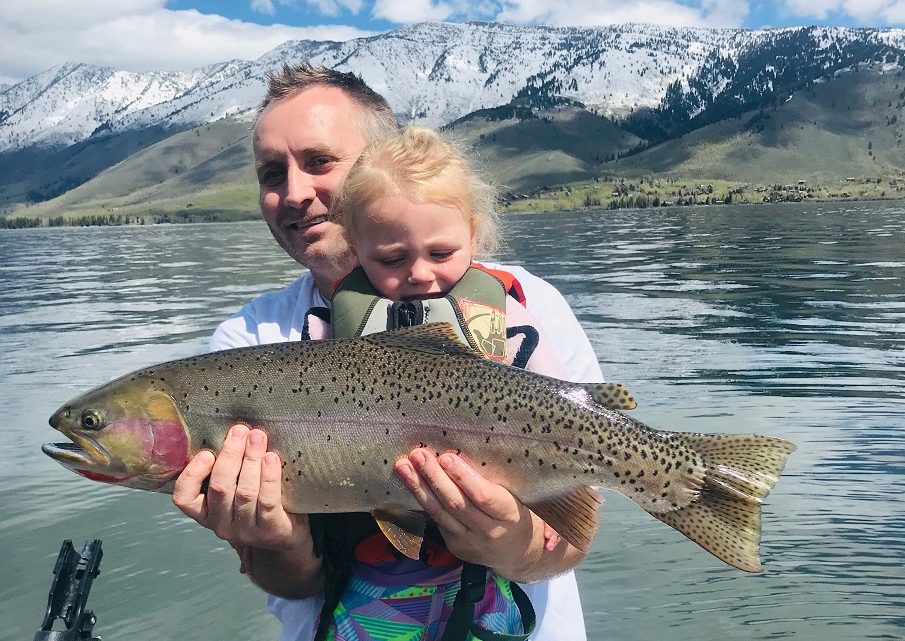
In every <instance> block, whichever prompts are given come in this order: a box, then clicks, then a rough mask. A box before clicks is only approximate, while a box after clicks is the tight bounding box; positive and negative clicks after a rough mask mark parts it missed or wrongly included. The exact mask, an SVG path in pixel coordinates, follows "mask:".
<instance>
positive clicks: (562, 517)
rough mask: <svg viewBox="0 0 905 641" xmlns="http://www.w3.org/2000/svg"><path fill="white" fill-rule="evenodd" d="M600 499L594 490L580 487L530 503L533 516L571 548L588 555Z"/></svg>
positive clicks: (595, 530) (601, 499)
mask: <svg viewBox="0 0 905 641" xmlns="http://www.w3.org/2000/svg"><path fill="white" fill-rule="evenodd" d="M602 504H603V497H602V496H600V494H598V493H597V491H596V490H594V488H592V487H589V486H587V485H581V486H579V487H576V488H573V489H571V490H569V491H568V492H566V493H565V494H560V495H559V496H555V497H552V498H548V499H544V500H543V501H539V502H537V503H529V504H528V507H529V508H530V509H531V511H532V512H534V513H535V514H537V515H538V516H539V517H540V518H542V519H543V520H544V521H545V522H546V523H547V524H548V525H549V526H550V527H552V528H553V529H554V530H556V531H557V533H559V535H560V536H561V537H562V538H564V539H565V540H566V541H568V542H569V543H571V544H572V545H573V546H575V547H576V548H578V549H579V550H581V551H582V552H584V553H585V554H587V552H588V550H590V549H591V542H592V541H593V540H594V535H595V534H596V533H597V509H598V508H599V507H600V506H601V505H602Z"/></svg>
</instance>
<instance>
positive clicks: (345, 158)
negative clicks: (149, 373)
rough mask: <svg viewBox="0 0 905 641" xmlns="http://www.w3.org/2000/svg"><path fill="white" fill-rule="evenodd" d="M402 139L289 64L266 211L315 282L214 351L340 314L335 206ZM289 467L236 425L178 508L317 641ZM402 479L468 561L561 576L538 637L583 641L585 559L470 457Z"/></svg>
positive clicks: (299, 635) (403, 464) (557, 314)
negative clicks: (361, 160)
mask: <svg viewBox="0 0 905 641" xmlns="http://www.w3.org/2000/svg"><path fill="white" fill-rule="evenodd" d="M395 130H396V123H395V120H394V118H393V115H392V112H391V110H390V108H389V106H388V105H387V104H386V101H385V100H384V99H383V98H382V97H381V96H379V95H378V94H376V93H374V92H373V91H372V90H370V89H369V88H368V87H367V86H366V85H365V84H364V83H363V82H362V81H361V80H359V79H358V78H356V77H355V76H353V75H351V74H341V73H338V72H335V71H331V70H327V69H315V68H312V67H309V66H307V65H301V66H296V67H290V66H288V65H287V66H284V68H283V70H282V72H281V73H280V74H276V75H275V76H272V77H271V78H270V86H269V91H268V94H267V97H266V98H265V100H264V103H263V105H262V108H261V111H260V113H259V115H258V118H257V121H256V124H255V131H254V154H255V168H256V172H257V176H258V182H259V185H260V205H261V211H262V214H263V216H264V219H265V221H266V222H267V224H268V226H269V227H270V230H271V232H272V233H273V236H274V238H275V239H276V240H277V242H278V243H279V245H280V246H281V247H282V248H283V249H284V250H285V251H286V252H287V253H288V254H289V255H290V256H292V258H294V259H295V260H296V261H297V262H299V263H300V264H302V265H304V266H305V267H307V268H308V269H309V270H310V273H309V274H305V275H303V276H302V277H301V278H299V279H298V280H296V281H295V282H294V283H293V284H291V285H290V286H289V287H287V288H286V289H284V290H281V291H279V292H272V293H269V294H265V295H264V296H261V297H259V298H257V299H255V300H254V301H252V302H251V303H249V304H248V305H246V307H244V308H243V309H242V310H241V311H240V312H239V313H238V314H237V315H236V316H234V317H233V318H231V319H229V320H227V321H225V322H224V323H223V324H221V326H220V327H219V328H218V329H217V331H216V333H215V334H214V336H213V338H212V339H211V345H210V346H211V349H223V348H227V347H237V346H243V345H253V344H261V343H272V342H280V341H291V340H300V338H301V336H302V331H303V324H304V318H305V314H306V312H307V311H308V310H309V309H310V308H311V307H314V306H323V307H326V306H329V303H328V301H329V298H330V295H331V294H332V292H333V287H334V285H335V283H337V282H338V281H339V279H340V278H342V277H343V276H345V275H346V273H348V271H350V270H351V269H352V267H354V259H353V257H352V254H351V252H350V251H349V248H348V246H347V245H346V243H345V241H344V238H343V234H342V229H341V226H340V225H339V224H338V223H337V222H335V221H334V220H333V219H332V218H331V216H330V205H331V201H332V199H333V198H334V197H335V196H336V195H337V193H338V190H339V188H340V185H341V183H342V180H343V178H344V177H345V175H346V174H347V173H348V171H349V170H350V169H351V167H352V165H353V164H354V163H355V160H356V159H357V158H358V156H359V155H360V154H361V152H362V151H363V149H364V148H365V146H366V145H367V144H368V143H369V142H372V141H373V140H376V139H378V138H380V137H383V136H386V135H390V134H392V133H394V132H395ZM507 269H510V271H512V272H513V273H514V274H515V275H516V277H517V278H518V279H519V280H520V282H521V284H522V285H523V287H524V289H525V291H526V296H527V300H528V305H529V309H530V310H531V312H532V313H533V314H534V315H535V316H536V317H537V319H538V320H539V321H540V323H541V324H542V325H543V326H544V328H545V329H546V331H547V333H548V335H549V336H550V337H551V343H552V345H553V347H554V349H555V350H557V353H558V354H559V356H560V358H562V359H563V366H564V369H565V371H566V372H567V375H568V377H569V378H572V379H573V380H576V381H579V380H580V381H587V382H592V381H599V380H602V376H601V373H600V369H599V366H598V364H597V359H596V356H595V355H594V353H593V351H592V349H591V347H590V344H589V342H588V340H587V337H586V336H585V335H584V332H583V331H582V330H581V328H580V326H579V325H578V323H577V321H576V320H575V317H574V315H573V314H572V313H571V310H570V309H569V308H568V305H567V304H566V302H565V300H564V299H563V298H562V296H560V295H559V293H558V292H556V290H555V289H553V288H552V287H551V286H550V285H549V284H547V283H545V282H543V281H541V280H540V279H537V278H536V277H534V276H531V275H530V274H528V272H526V271H524V270H522V269H519V268H515V269H511V268H507ZM532 303H533V304H532ZM280 466H281V462H280V460H279V457H278V456H277V455H276V454H274V453H272V452H267V442H266V435H265V434H264V433H263V432H262V431H261V430H249V429H248V428H247V427H245V426H234V427H233V429H232V430H231V432H230V436H229V437H228V438H227V440H226V441H225V443H224V446H223V448H222V450H221V452H220V453H219V454H218V456H217V457H216V459H215V458H214V456H213V455H212V454H211V453H210V452H202V453H199V454H198V455H197V456H196V457H195V458H194V459H193V460H192V461H191V462H190V463H189V465H188V466H187V467H186V469H185V470H184V472H183V473H182V474H181V475H180V477H179V479H178V480H177V482H176V487H175V491H174V494H173V501H174V503H175V504H176V505H177V506H178V507H179V509H181V510H182V511H183V512H184V513H185V514H187V515H188V516H190V517H192V518H193V519H195V520H196V521H197V522H198V523H200V524H201V525H203V526H205V527H207V528H210V529H212V530H213V531H214V532H215V533H216V534H217V536H219V537H220V538H222V539H225V540H227V541H228V542H229V543H230V544H231V545H232V546H233V547H234V548H235V549H236V551H237V552H238V553H239V556H240V558H241V561H242V571H243V572H246V573H248V574H249V576H250V577H251V578H252V580H253V581H254V582H255V583H256V584H257V585H258V586H259V587H261V588H262V589H264V590H265V591H267V592H268V593H270V594H271V595H272V596H271V597H270V598H269V599H268V605H269V607H270V609H271V611H273V612H274V613H275V614H276V615H277V616H278V617H279V618H280V620H281V621H282V623H283V635H282V638H283V639H287V640H288V639H293V640H302V639H310V638H311V637H312V635H313V630H314V625H315V623H316V617H317V614H318V612H319V608H320V604H321V602H322V600H321V597H320V593H321V591H322V588H323V584H324V571H323V566H322V562H321V559H320V558H319V557H318V556H316V555H315V554H314V552H313V543H312V537H311V532H310V529H309V527H308V517H307V516H306V515H299V514H289V513H287V512H285V511H284V510H283V508H282V505H281V500H280V477H281V474H280ZM395 470H396V473H397V474H398V475H399V476H400V478H401V479H402V480H403V482H404V483H405V484H406V486H407V487H408V488H409V490H410V491H411V492H412V494H413V495H414V496H415V498H416V499H417V500H418V502H419V503H420V504H421V505H422V506H423V508H424V510H425V511H426V512H427V513H428V515H429V516H430V517H431V519H433V520H434V521H435V522H436V523H437V525H438V527H439V529H440V531H441V533H442V535H443V538H444V541H445V542H446V545H447V547H448V548H449V549H450V551H451V552H452V553H453V554H454V555H455V556H457V557H458V558H460V559H463V560H467V561H472V562H474V563H480V564H483V565H486V566H488V567H491V568H493V569H494V570H495V571H496V572H497V573H498V574H499V575H501V576H504V577H506V578H509V579H512V580H515V581H519V582H530V581H540V580H543V579H548V578H549V577H557V578H556V579H553V580H546V581H541V582H539V583H532V584H529V585H527V586H525V587H526V592H528V594H529V596H530V598H531V600H532V602H533V604H534V607H535V610H536V611H537V614H538V631H537V633H536V634H535V636H534V637H533V638H536V639H539V640H546V641H552V640H559V639H561V640H563V641H566V640H568V641H576V640H578V641H580V640H581V639H584V638H585V633H584V624H583V620H582V616H581V608H580V603H579V600H578V592H577V587H576V584H575V579H574V575H573V574H572V573H571V572H570V570H571V569H572V568H573V567H575V565H576V564H577V563H578V562H579V561H580V560H581V558H582V555H581V553H580V552H579V551H578V550H576V549H575V548H573V547H571V546H570V545H568V544H567V543H566V542H564V541H560V542H559V543H558V545H556V547H555V548H554V549H552V550H548V549H546V548H545V537H544V529H545V524H544V523H543V521H541V520H540V519H539V518H538V517H537V516H536V515H534V514H533V513H532V512H531V511H530V510H528V509H527V508H526V507H525V506H524V505H522V504H521V503H520V502H519V501H518V500H517V499H515V498H514V497H513V496H512V495H511V494H510V493H509V492H508V491H507V490H506V489H505V488H503V487H501V486H499V485H496V484H493V483H490V482H488V481H486V480H485V479H483V478H482V477H481V476H480V475H479V474H478V473H477V472H476V471H475V470H473V469H471V468H470V467H469V466H468V465H467V464H466V463H465V462H464V461H463V460H462V459H460V458H459V457H456V456H452V455H448V454H447V455H444V456H441V457H440V458H437V457H436V456H434V454H433V453H430V452H427V451H425V450H423V449H416V450H414V451H413V452H412V453H411V454H410V455H409V456H408V457H405V458H403V459H401V460H400V461H398V462H397V463H396V467H395ZM208 475H209V476H210V482H209V487H208V490H207V492H206V493H203V492H202V482H203V480H204V479H205V478H206V477H208ZM564 573H565V574H564Z"/></svg>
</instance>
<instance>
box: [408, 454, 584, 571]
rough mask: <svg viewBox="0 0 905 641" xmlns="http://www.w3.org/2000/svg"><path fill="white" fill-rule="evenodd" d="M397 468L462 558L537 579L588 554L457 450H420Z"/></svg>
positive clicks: (452, 547)
mask: <svg viewBox="0 0 905 641" xmlns="http://www.w3.org/2000/svg"><path fill="white" fill-rule="evenodd" d="M395 469H396V473H397V474H399V476H400V478H401V479H402V481H403V482H404V483H405V485H406V487H408V489H409V491H411V492H412V494H413V495H414V497H415V498H416V499H417V501H418V502H419V503H420V504H421V506H422V507H423V508H424V510H425V512H427V514H428V516H430V518H431V519H433V520H434V521H435V522H436V523H437V526H438V527H439V528H440V531H441V532H442V534H443V538H444V540H445V541H446V545H447V546H448V547H449V550H450V551H451V552H452V553H453V554H454V555H456V556H457V557H458V558H460V559H463V560H465V561H471V562H474V563H481V564H483V565H487V566H489V567H492V568H493V569H494V570H496V572H497V573H498V574H500V575H502V576H505V577H507V578H509V579H514V580H520V581H532V580H538V579H543V578H549V577H551V576H554V575H556V574H561V573H563V572H566V571H568V570H570V569H572V568H573V567H575V565H577V563H578V562H579V561H580V560H581V559H582V558H583V555H582V554H581V553H580V552H579V551H578V550H576V549H575V548H573V547H572V546H570V545H569V544H568V543H565V542H564V541H560V539H559V537H558V536H556V535H555V533H553V532H552V530H551V529H550V528H549V526H547V525H546V524H545V523H544V522H543V521H542V520H541V519H540V518H539V517H538V516H537V515H535V514H534V513H533V512H531V510H529V509H528V508H527V507H525V506H524V505H523V504H522V503H521V502H520V501H519V500H518V499H516V498H515V497H514V496H513V495H512V494H511V493H510V492H509V491H508V490H507V489H506V488H504V487H502V486H500V485H497V484H495V483H491V482H490V481H488V480H486V479H485V478H483V477H482V476H481V475H480V474H478V473H477V472H476V471H475V470H474V469H473V468H471V467H470V466H469V465H468V464H467V463H466V462H465V461H464V460H462V459H461V458H460V457H458V456H456V455H454V454H450V453H446V454H442V455H440V457H439V458H438V457H435V456H434V455H433V454H432V453H431V452H428V451H427V450H424V449H416V450H413V451H412V452H411V453H410V454H409V455H408V456H407V457H404V458H401V459H399V461H397V462H396V467H395Z"/></svg>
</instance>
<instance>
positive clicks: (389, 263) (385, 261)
mask: <svg viewBox="0 0 905 641" xmlns="http://www.w3.org/2000/svg"><path fill="white" fill-rule="evenodd" d="M377 262H378V263H380V264H381V265H383V266H384V267H398V266H399V265H401V264H402V263H404V262H405V256H385V257H382V258H378V259H377Z"/></svg>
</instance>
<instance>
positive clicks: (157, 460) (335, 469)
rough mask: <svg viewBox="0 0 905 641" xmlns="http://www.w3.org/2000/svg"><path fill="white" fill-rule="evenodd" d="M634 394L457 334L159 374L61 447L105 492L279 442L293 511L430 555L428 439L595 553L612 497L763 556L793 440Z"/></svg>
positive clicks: (344, 345) (64, 418)
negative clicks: (713, 430) (343, 518)
mask: <svg viewBox="0 0 905 641" xmlns="http://www.w3.org/2000/svg"><path fill="white" fill-rule="evenodd" d="M633 405H634V403H633V401H632V400H631V397H630V396H629V395H628V392H627V391H626V390H625V389H624V388H622V387H621V386H617V385H613V384H576V383H568V382H565V381H561V380H557V379H552V378H548V377H545V376H539V375H536V374H532V373H529V372H525V371H523V370H519V369H515V368H512V367H508V366H506V365H501V364H499V363H495V362H493V361H490V360H487V359H484V358H481V357H480V356H479V355H478V354H476V353H475V352H473V351H471V350H470V349H469V348H467V347H465V346H463V345H461V344H460V343H459V342H458V340H457V339H456V336H455V333H454V332H453V330H452V328H451V327H450V326H449V325H446V324H435V325H423V326H420V327H414V328H410V329H405V330H399V331H395V332H385V333H381V334H372V335H369V336H365V337H363V338H355V339H340V340H326V341H315V342H300V343H281V344H276V345H261V346H256V347H245V348H239V349H233V350H226V351H222V352H214V353H210V354H205V355H202V356H195V357H193V358H187V359H183V360H178V361H173V362H169V363H163V364H161V365H157V366H153V367H148V368H145V369H142V370H139V371H137V372H134V373H132V374H127V375H126V376H123V377H122V378H119V379H117V380H115V381H113V382H111V383H108V384H106V385H103V386H101V387H98V388H97V389H95V390H92V391H90V392H88V393H86V394H84V395H82V396H79V397H78V398H76V399H74V400H72V401H70V402H69V403H67V404H66V405H64V406H63V407H62V408H60V409H59V410H58V411H57V412H56V413H55V414H54V415H53V416H52V417H51V419H50V424H51V425H52V426H53V427H55V428H56V429H58V430H60V431H61V432H63V433H64V434H65V435H66V436H67V437H69V438H70V439H72V443H58V444H47V445H45V446H44V447H43V450H44V452H45V453H46V454H48V455H49V456H51V457H52V458H54V459H55V460H57V461H59V462H60V463H62V464H63V465H64V466H66V467H67V468H69V469H72V470H73V471H75V472H77V473H79V474H81V475H83V476H86V477H88V478H90V479H94V480H97V481H104V482H108V483H115V484H118V485H124V486H128V487H134V488H141V489H148V490H157V491H161V492H171V491H172V489H173V484H174V481H175V478H176V476H178V474H179V472H180V471H181V470H182V469H183V468H184V467H185V465H186V463H187V462H188V461H189V460H190V458H191V457H192V456H194V455H195V454H196V453H197V452H198V451H200V450H202V449H205V448H208V449H211V450H212V451H214V452H216V451H219V449H220V447H221V445H222V443H223V439H224V437H225V435H226V432H227V430H228V429H229V427H230V426H231V425H233V424H235V423H245V424H247V425H249V426H251V427H259V428H261V429H263V430H265V431H266V432H267V434H268V444H269V448H270V449H271V450H272V451H274V452H276V453H277V454H279V455H280V458H281V459H282V461H283V475H284V476H283V503H284V505H285V508H286V509H287V510H288V511H290V512H296V513H305V514H310V513H318V512H371V513H373V514H374V515H375V517H376V518H377V519H378V522H379V524H380V526H381V528H382V529H383V531H384V532H385V533H387V535H388V537H389V538H390V540H391V541H393V543H394V545H396V546H397V547H398V548H399V549H400V550H401V551H402V552H403V553H405V554H407V555H409V556H412V557H416V558H417V553H418V548H419V546H420V544H421V534H422V529H423V523H424V517H423V516H422V515H421V513H420V512H418V510H419V505H418V504H417V502H416V501H415V499H414V498H413V497H412V495H411V494H410V493H409V492H408V491H407V490H406V488H405V486H404V485H403V484H402V482H401V481H400V479H399V478H398V477H397V476H396V475H395V474H394V472H393V464H394V463H395V461H396V460H397V459H399V458H400V457H402V456H404V455H406V454H408V453H409V452H410V451H411V450H412V449H413V448H414V447H417V446H421V447H426V448H429V449H431V450H433V451H435V452H438V453H440V452H446V451H453V452H457V453H460V454H461V455H462V456H463V457H464V458H465V459H466V460H467V461H469V463H470V464H471V465H472V466H474V467H475V469H477V470H479V471H480V473H481V474H482V475H483V476H484V477H486V478H487V479H489V480H492V481H494V482H497V483H499V484H501V485H503V486H505V487H506V488H508V489H509V490H510V491H511V492H512V493H513V494H514V495H515V496H516V497H518V498H519V499H520V500H521V501H522V502H524V503H525V504H526V505H528V506H529V507H530V508H531V509H532V510H533V511H534V512H535V513H536V514H537V515H538V516H540V517H541V518H542V519H544V521H546V522H547V523H548V524H549V525H550V526H551V527H552V528H553V529H555V530H556V531H557V532H558V533H559V534H560V535H561V536H562V537H563V538H565V539H566V540H567V541H569V542H570V543H571V544H572V545H574V546H575V547H577V548H579V549H580V550H582V551H587V550H588V548H589V546H590V544H591V540H592V539H593V537H594V534H595V532H596V530H597V508H598V507H599V505H600V503H601V501H602V499H601V497H600V495H599V494H597V492H595V491H594V490H593V489H592V487H594V486H599V487H604V488H608V489H611V490H615V491H617V492H620V493H621V494H624V495H625V496H627V497H629V498H630V499H632V500H633V501H635V502H636V503H637V504H638V505H640V506H641V507H643V508H644V509H645V510H647V512H649V513H650V514H651V515H653V516H654V517H656V518H658V519H660V520H661V521H663V522H665V523H667V524H669V525H671V526H672V527H674V528H676V529H677V530H679V531H680V532H682V533H683V534H685V535H686V536H687V537H688V538H690V539H691V540H693V541H695V542H696V543H698V544H700V545H701V546H702V547H704V548H705V549H706V550H708V551H710V552H711V553H712V554H714V555H715V556H717V557H719V558H720V559H722V560H723V561H725V562H726V563H728V564H730V565H733V566H735V567H737V568H740V569H742V570H747V571H758V570H760V569H761V566H760V562H759V559H758V545H759V538H760V503H761V501H762V500H763V498H764V497H765V496H766V495H767V493H768V492H769V491H770V489H771V488H772V487H773V485H774V483H776V480H777V477H778V475H779V474H780V472H781V471H782V468H783V466H784V465H785V461H786V458H787V457H788V455H789V454H790V453H791V452H792V451H793V450H794V446H793V445H792V444H791V443H789V442H787V441H783V440H780V439H776V438H770V437H766V436H737V435H709V434H689V433H681V432H662V431H658V430H654V429H651V428H649V427H647V426H645V425H643V424H642V423H640V422H638V421H636V420H634V419H632V418H630V417H628V416H625V415H624V414H622V413H620V412H619V411H618V410H616V409H612V408H614V407H616V408H619V407H622V408H630V407H633Z"/></svg>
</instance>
